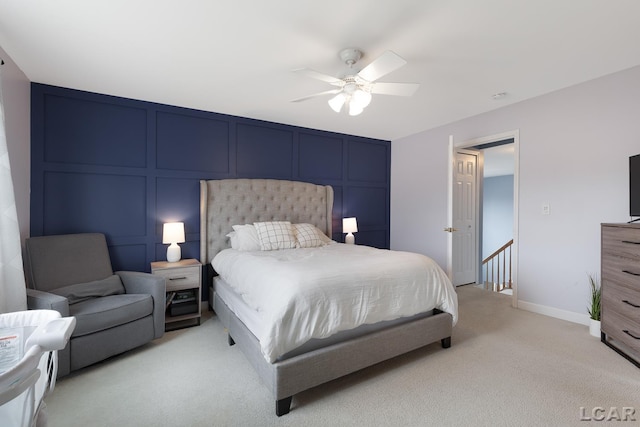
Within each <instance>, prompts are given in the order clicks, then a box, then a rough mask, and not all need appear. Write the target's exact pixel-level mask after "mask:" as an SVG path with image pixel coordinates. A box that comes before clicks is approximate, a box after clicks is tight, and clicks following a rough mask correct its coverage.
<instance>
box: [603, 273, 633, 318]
mask: <svg viewBox="0 0 640 427" xmlns="http://www.w3.org/2000/svg"><path fill="white" fill-rule="evenodd" d="M611 312H615V313H617V314H618V315H620V316H622V317H625V318H627V319H629V320H630V321H632V322H636V323H638V324H640V290H639V291H635V290H632V289H629V288H627V287H625V286H620V285H618V284H616V283H610V282H607V283H605V286H603V287H602V314H603V317H605V318H606V317H608V316H609V314H610V313H611Z"/></svg>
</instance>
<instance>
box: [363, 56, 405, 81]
mask: <svg viewBox="0 0 640 427" xmlns="http://www.w3.org/2000/svg"><path fill="white" fill-rule="evenodd" d="M406 63H407V61H405V60H404V59H402V58H401V57H399V56H398V55H397V54H395V53H394V52H392V51H390V50H388V51H386V52H385V53H383V54H382V55H380V56H379V57H377V58H376V59H375V60H374V61H373V62H372V63H371V64H369V65H367V66H366V67H364V68H363V69H362V70H360V72H359V73H358V76H360V77H362V78H363V79H365V80H366V81H368V82H373V81H375V80H378V79H379V78H380V77H382V76H384V75H386V74H389V73H390V72H392V71H395V70H397V69H398V68H400V67H402V66H403V65H404V64H406Z"/></svg>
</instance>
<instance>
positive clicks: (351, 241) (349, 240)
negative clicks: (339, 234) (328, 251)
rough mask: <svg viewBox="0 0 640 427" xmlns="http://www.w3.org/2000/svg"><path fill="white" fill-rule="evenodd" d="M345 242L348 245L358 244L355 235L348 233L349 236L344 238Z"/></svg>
mask: <svg viewBox="0 0 640 427" xmlns="http://www.w3.org/2000/svg"><path fill="white" fill-rule="evenodd" d="M344 242H345V243H346V244H347V245H355V243H356V238H355V236H354V235H353V233H347V235H346V236H344Z"/></svg>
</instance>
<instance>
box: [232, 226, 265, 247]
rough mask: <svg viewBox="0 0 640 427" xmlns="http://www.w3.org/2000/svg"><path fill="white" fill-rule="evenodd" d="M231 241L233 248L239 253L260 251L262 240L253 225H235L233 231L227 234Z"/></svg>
mask: <svg viewBox="0 0 640 427" xmlns="http://www.w3.org/2000/svg"><path fill="white" fill-rule="evenodd" d="M227 236H229V238H230V239H231V248H232V249H236V250H239V251H259V250H260V239H258V232H257V231H256V228H255V227H254V226H253V225H252V224H245V225H234V226H233V231H232V232H231V233H229V234H227Z"/></svg>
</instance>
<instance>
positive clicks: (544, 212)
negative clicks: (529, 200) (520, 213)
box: [542, 202, 551, 215]
mask: <svg viewBox="0 0 640 427" xmlns="http://www.w3.org/2000/svg"><path fill="white" fill-rule="evenodd" d="M550 214H551V205H549V202H544V203H543V204H542V215H550Z"/></svg>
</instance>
